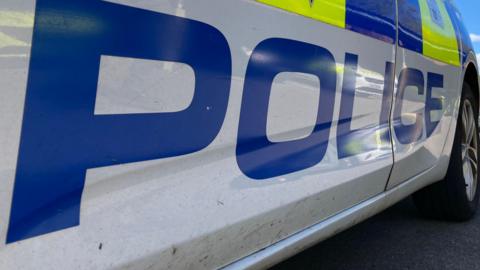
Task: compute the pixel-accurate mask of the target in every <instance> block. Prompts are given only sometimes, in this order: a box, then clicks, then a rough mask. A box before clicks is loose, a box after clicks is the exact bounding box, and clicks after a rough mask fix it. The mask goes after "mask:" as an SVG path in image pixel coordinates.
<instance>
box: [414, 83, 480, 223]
mask: <svg viewBox="0 0 480 270" xmlns="http://www.w3.org/2000/svg"><path fill="white" fill-rule="evenodd" d="M478 143H479V136H478V102H477V100H476V98H475V96H474V94H473V91H472V88H471V87H470V86H469V85H468V84H467V83H465V84H464V86H463V91H462V100H461V103H460V113H459V116H458V122H457V128H456V133H455V139H454V144H453V148H452V153H451V155H450V163H449V166H448V171H447V175H446V177H445V178H444V179H443V180H442V181H440V182H437V183H435V184H432V185H430V186H428V187H425V188H424V189H422V190H420V191H418V192H416V193H415V194H414V195H413V199H414V202H415V205H416V207H417V208H418V210H419V211H420V212H421V213H422V214H423V215H425V216H427V217H432V218H438V219H445V220H452V221H465V220H469V219H471V218H472V217H473V216H474V214H475V212H476V210H477V205H478V199H479V192H478V190H479V185H478V177H479V176H478V154H479V148H478Z"/></svg>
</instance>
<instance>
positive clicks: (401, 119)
mask: <svg viewBox="0 0 480 270" xmlns="http://www.w3.org/2000/svg"><path fill="white" fill-rule="evenodd" d="M450 8H451V6H449V4H448V3H446V2H444V1H443V0H398V20H399V37H398V39H399V40H398V51H397V63H396V76H397V84H396V90H395V101H394V106H393V110H392V125H393V126H392V130H393V134H394V136H393V138H394V140H393V141H394V158H395V165H394V168H393V171H392V175H391V178H390V182H389V185H388V187H389V188H392V187H394V186H396V185H398V184H399V183H402V182H403V181H406V180H408V179H409V178H411V177H413V176H416V175H418V174H421V173H422V172H424V171H426V170H428V169H429V168H431V167H433V166H434V165H435V164H437V162H438V161H439V160H440V158H441V157H442V156H443V155H445V154H443V153H444V151H445V150H444V149H445V147H447V148H446V149H448V147H450V146H449V145H448V144H447V142H448V140H447V138H448V137H449V134H453V132H454V131H455V126H454V125H455V123H456V121H455V113H456V107H458V104H459V103H458V102H459V98H460V93H461V89H462V85H461V81H460V78H461V72H462V68H461V65H462V62H461V61H462V60H463V59H461V57H460V49H461V47H460V46H459V44H458V41H457V35H456V33H457V32H458V29H457V25H456V24H455V20H454V19H455V18H454V17H452V16H453V14H452V12H451V10H450ZM450 138H451V137H450ZM446 152H447V153H449V151H448V150H447V151H446Z"/></svg>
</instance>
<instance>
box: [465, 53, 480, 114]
mask: <svg viewBox="0 0 480 270" xmlns="http://www.w3.org/2000/svg"><path fill="white" fill-rule="evenodd" d="M463 70H464V72H463V80H462V84H463V83H465V82H466V83H468V84H469V86H470V87H471V88H472V90H473V93H474V94H475V98H476V100H477V104H480V83H479V73H478V65H477V60H476V56H475V54H474V53H473V52H470V54H469V55H468V58H467V61H465V64H464V66H463ZM479 107H480V106H479Z"/></svg>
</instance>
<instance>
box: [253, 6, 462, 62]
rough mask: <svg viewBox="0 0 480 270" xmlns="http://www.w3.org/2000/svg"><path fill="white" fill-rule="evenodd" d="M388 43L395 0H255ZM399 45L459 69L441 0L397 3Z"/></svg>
mask: <svg viewBox="0 0 480 270" xmlns="http://www.w3.org/2000/svg"><path fill="white" fill-rule="evenodd" d="M257 1H258V2H261V3H264V4H267V5H270V6H274V7H277V8H281V9H283V10H286V11H289V12H292V13H296V14H299V15H303V16H305V17H309V18H312V19H315V20H318V21H322V22H324V23H327V24H330V25H333V26H337V27H340V28H344V29H349V30H352V31H355V32H359V33H362V34H365V35H368V36H371V37H374V38H377V39H380V40H383V41H385V42H388V43H392V44H394V43H395V40H396V9H395V6H396V3H395V0H378V1H371V0H314V1H310V0H257ZM398 5H399V13H398V14H399V28H400V29H399V37H398V39H399V40H398V42H399V45H400V46H401V47H403V48H406V49H409V50H412V51H416V52H419V53H421V54H423V55H424V56H426V57H429V58H432V59H435V60H437V61H441V62H444V63H447V64H450V65H453V66H460V62H461V59H460V53H459V38H458V35H457V33H456V31H455V28H456V27H455V24H454V21H453V20H452V18H451V12H450V11H449V10H448V6H447V5H446V3H445V2H444V1H443V0H398Z"/></svg>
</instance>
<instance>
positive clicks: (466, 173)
mask: <svg viewBox="0 0 480 270" xmlns="http://www.w3.org/2000/svg"><path fill="white" fill-rule="evenodd" d="M475 121H476V119H475V114H474V113H473V106H472V103H471V102H470V101H469V100H468V99H466V100H465V101H464V103H463V108H462V127H463V133H462V169H463V177H464V179H465V192H466V193H467V198H468V200H469V201H473V200H474V198H475V193H476V190H477V182H478V178H477V175H478V141H477V140H478V137H477V136H476V133H477V126H476V125H475Z"/></svg>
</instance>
